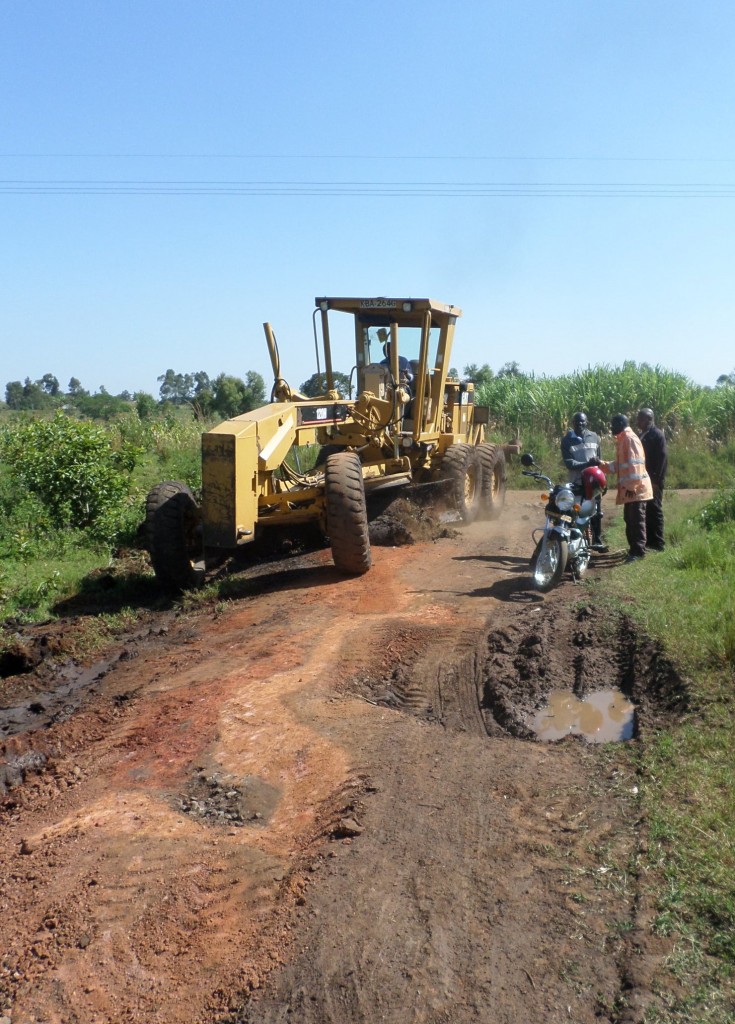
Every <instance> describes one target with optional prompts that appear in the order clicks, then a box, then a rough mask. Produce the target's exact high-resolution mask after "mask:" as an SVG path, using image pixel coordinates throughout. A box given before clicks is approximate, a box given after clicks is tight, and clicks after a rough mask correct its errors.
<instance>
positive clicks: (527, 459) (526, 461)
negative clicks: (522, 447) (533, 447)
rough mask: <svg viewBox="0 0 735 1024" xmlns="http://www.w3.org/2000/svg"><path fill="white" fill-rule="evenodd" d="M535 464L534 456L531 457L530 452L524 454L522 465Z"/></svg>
mask: <svg viewBox="0 0 735 1024" xmlns="http://www.w3.org/2000/svg"><path fill="white" fill-rule="evenodd" d="M533 464H534V463H533V455H531V453H530V452H524V453H523V455H521V465H522V466H532V465H533Z"/></svg>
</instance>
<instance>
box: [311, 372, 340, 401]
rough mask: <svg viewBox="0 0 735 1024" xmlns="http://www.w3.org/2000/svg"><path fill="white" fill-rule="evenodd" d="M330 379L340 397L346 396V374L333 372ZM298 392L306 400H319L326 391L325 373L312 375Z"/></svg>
mask: <svg viewBox="0 0 735 1024" xmlns="http://www.w3.org/2000/svg"><path fill="white" fill-rule="evenodd" d="M332 377H333V379H334V386H335V388H336V390H337V391H339V393H340V394H341V395H342V396H346V395H348V394H349V393H350V378H349V377H348V376H347V374H345V373H340V372H339V371H335V372H334V373H333V374H332ZM299 391H300V392H301V394H302V395H306V397H307V398H320V397H321V396H322V395H324V394H326V391H327V375H326V373H312V375H311V377H309V379H308V380H305V381H304V383H303V384H302V385H301V387H300V388H299Z"/></svg>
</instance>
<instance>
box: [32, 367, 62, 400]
mask: <svg viewBox="0 0 735 1024" xmlns="http://www.w3.org/2000/svg"><path fill="white" fill-rule="evenodd" d="M36 384H38V386H39V387H40V388H41V390H42V391H45V392H46V394H47V395H50V396H51V397H52V398H56V396H57V395H58V394H59V381H58V378H56V377H54V375H53V373H44V375H43V377H41V379H40V380H37V381H36Z"/></svg>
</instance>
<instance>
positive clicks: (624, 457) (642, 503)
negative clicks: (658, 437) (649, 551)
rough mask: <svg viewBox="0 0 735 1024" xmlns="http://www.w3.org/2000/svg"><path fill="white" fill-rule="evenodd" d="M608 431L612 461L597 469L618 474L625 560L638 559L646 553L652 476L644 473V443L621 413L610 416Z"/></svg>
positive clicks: (618, 501) (616, 500) (618, 495)
mask: <svg viewBox="0 0 735 1024" xmlns="http://www.w3.org/2000/svg"><path fill="white" fill-rule="evenodd" d="M610 430H611V432H612V434H613V436H614V437H615V445H616V449H615V461H614V462H601V463H600V468H601V469H602V470H603V471H604V472H605V473H616V474H617V477H618V493H617V497H616V498H615V504H616V505H622V506H623V518H624V519H625V537H626V540H627V541H628V557H627V558H626V562H637V561H638V560H639V559H641V558H643V556H644V555H645V553H646V504H647V502H649V501H650V500H651V498H652V497H653V488H652V487H651V478H650V477H649V475H648V473H647V472H646V457H645V453H644V451H643V445H642V444H641V441H640V438H639V437H638V435H637V434H634V433H633V431H632V430H631V429H630V427H629V426H628V417H627V416H623V414H622V413H618V414H617V415H616V416H613V418H612V422H611V423H610Z"/></svg>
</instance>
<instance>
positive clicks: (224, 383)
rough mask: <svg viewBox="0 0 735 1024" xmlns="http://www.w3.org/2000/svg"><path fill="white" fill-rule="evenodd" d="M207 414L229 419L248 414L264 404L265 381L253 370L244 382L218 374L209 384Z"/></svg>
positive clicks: (224, 374) (205, 407)
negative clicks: (215, 414)
mask: <svg viewBox="0 0 735 1024" xmlns="http://www.w3.org/2000/svg"><path fill="white" fill-rule="evenodd" d="M207 394H208V398H207V402H206V405H205V406H203V408H204V411H205V412H207V413H210V414H211V413H217V414H218V415H220V416H222V417H224V418H225V419H229V418H230V417H232V416H239V415H241V413H244V412H250V410H251V409H257V408H258V406H260V405H264V404H265V381H264V380H263V378H262V377H261V375H260V374H259V373H256V372H255V371H254V370H250V371H248V373H247V375H246V377H245V380H244V381H243V380H241V379H240V378H239V377H233V376H230V375H229V374H226V373H220V374H219V376H217V377H215V379H214V380H213V381H212V383H211V392H209V393H207Z"/></svg>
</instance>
